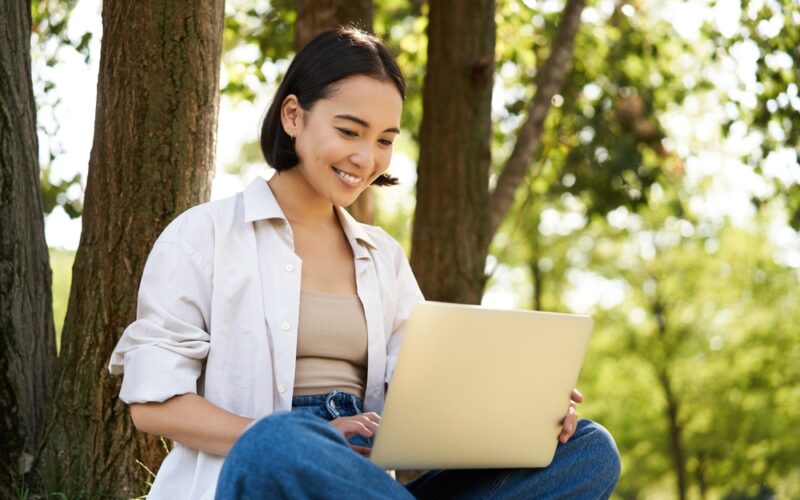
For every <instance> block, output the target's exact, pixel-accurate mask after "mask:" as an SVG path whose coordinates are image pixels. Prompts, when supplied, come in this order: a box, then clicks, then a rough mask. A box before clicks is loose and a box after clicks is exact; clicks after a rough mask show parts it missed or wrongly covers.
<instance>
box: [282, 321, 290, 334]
mask: <svg viewBox="0 0 800 500" xmlns="http://www.w3.org/2000/svg"><path fill="white" fill-rule="evenodd" d="M281 328H283V329H284V330H285V331H287V332H288V331H289V330H290V329H291V328H292V325H290V324H289V322H288V321H284V322H283V323H281Z"/></svg>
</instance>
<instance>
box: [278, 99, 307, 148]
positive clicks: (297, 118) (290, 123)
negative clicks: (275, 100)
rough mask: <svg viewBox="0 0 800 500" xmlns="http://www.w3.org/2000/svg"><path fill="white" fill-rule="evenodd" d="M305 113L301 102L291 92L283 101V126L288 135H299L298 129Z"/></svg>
mask: <svg viewBox="0 0 800 500" xmlns="http://www.w3.org/2000/svg"><path fill="white" fill-rule="evenodd" d="M302 115H303V108H301V107H300V102H299V101H298V100H297V96H296V95H294V94H289V95H288V96H286V98H285V99H284V100H283V103H281V125H282V126H283V130H284V132H286V135H288V136H290V137H292V138H294V137H296V136H297V129H298V127H299V125H300V122H301V120H302Z"/></svg>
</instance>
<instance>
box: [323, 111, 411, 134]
mask: <svg viewBox="0 0 800 500" xmlns="http://www.w3.org/2000/svg"><path fill="white" fill-rule="evenodd" d="M334 118H341V119H343V120H350V121H351V122H355V123H357V124H359V125H361V126H362V127H364V128H369V123H367V122H366V121H365V120H362V119H361V118H359V117H357V116H353V115H336V116H334ZM384 132H394V133H395V134H399V133H400V129H399V128H397V127H391V128H387V129H386V130H384Z"/></svg>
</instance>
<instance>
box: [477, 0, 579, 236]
mask: <svg viewBox="0 0 800 500" xmlns="http://www.w3.org/2000/svg"><path fill="white" fill-rule="evenodd" d="M584 4H585V0H568V2H567V5H566V7H564V14H563V15H562V18H561V24H560V25H559V26H558V31H557V32H556V36H555V40H554V41H553V48H552V52H551V53H550V57H549V58H548V59H547V62H545V63H544V65H543V66H542V68H541V70H540V71H539V73H538V74H537V75H536V95H535V96H534V98H533V101H532V102H531V105H530V107H529V108H528V118H527V119H526V120H525V123H523V124H522V127H520V129H519V132H518V133H517V142H516V144H514V150H513V151H512V152H511V156H510V157H509V158H508V161H507V162H506V165H505V167H503V170H502V172H501V173H500V176H499V177H498V179H497V186H496V187H495V189H494V192H493V193H492V197H491V200H490V204H489V207H490V208H489V234H490V235H494V233H495V232H496V231H497V228H498V227H499V226H500V222H501V221H502V220H503V217H505V215H506V213H507V212H508V210H509V209H510V208H511V204H512V203H513V202H514V193H515V192H516V190H517V188H518V187H519V185H520V184H521V183H522V181H523V179H524V178H525V173H526V172H527V171H528V168H529V167H530V165H531V162H532V161H533V153H534V152H535V151H536V148H538V147H539V145H540V144H541V142H542V131H543V128H544V121H545V118H547V113H548V112H549V111H550V105H551V102H552V99H553V96H554V95H555V94H556V93H557V92H558V91H559V90H561V88H562V87H563V85H564V80H565V79H566V76H567V72H568V71H569V68H570V65H571V62H572V49H573V47H574V46H575V34H576V33H577V32H578V26H579V25H580V20H581V12H582V11H583V6H584Z"/></svg>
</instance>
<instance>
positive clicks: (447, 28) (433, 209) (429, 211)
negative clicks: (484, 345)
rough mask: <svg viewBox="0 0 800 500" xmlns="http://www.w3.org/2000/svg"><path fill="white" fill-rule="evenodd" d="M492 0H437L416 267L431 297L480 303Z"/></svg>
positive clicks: (427, 92) (430, 36)
mask: <svg viewBox="0 0 800 500" xmlns="http://www.w3.org/2000/svg"><path fill="white" fill-rule="evenodd" d="M494 13H495V4H494V1H493V0H470V1H467V2H462V1H459V0H437V1H435V2H431V3H430V13H429V15H428V17H429V21H428V67H427V74H426V76H425V84H424V89H423V94H422V109H423V118H422V126H421V134H420V156H419V165H418V172H419V173H418V180H417V208H416V213H415V220H414V229H413V233H412V253H411V265H412V267H413V269H414V273H415V275H416V276H417V279H418V280H419V283H420V286H421V288H422V292H423V293H424V294H425V297H426V298H428V299H429V300H443V301H450V302H461V303H471V304H476V303H478V302H480V299H481V295H482V292H483V286H484V283H485V279H486V278H485V273H484V263H485V260H486V254H487V251H488V246H489V224H488V222H489V219H488V216H487V215H488V210H489V192H488V183H489V167H490V163H491V144H490V141H491V102H492V83H493V74H494V44H495V23H494Z"/></svg>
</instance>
